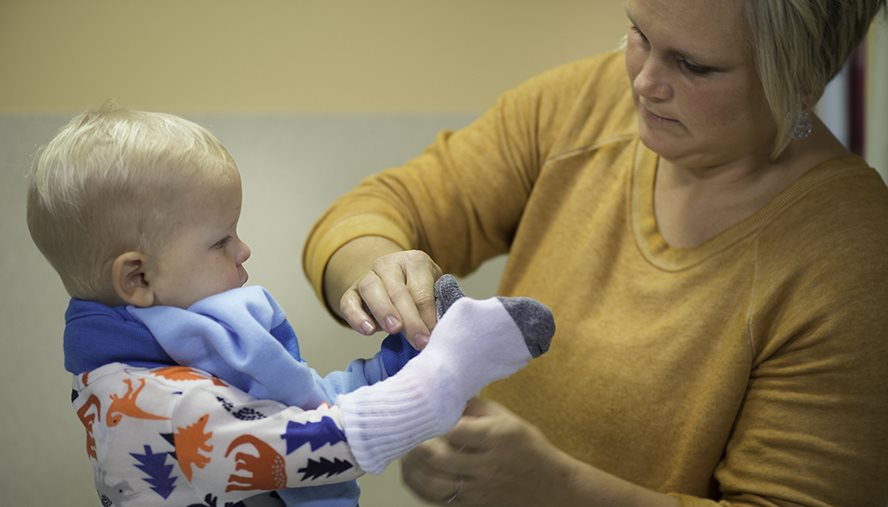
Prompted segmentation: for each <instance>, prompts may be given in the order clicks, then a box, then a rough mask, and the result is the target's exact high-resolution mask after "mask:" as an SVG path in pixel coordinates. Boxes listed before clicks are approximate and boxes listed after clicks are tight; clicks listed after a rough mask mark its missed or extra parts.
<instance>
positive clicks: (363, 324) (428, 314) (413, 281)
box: [339, 250, 441, 350]
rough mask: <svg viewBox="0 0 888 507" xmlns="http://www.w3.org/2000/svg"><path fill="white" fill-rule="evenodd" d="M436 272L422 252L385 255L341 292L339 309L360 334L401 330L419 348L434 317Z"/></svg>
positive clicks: (414, 251)
mask: <svg viewBox="0 0 888 507" xmlns="http://www.w3.org/2000/svg"><path fill="white" fill-rule="evenodd" d="M439 276H441V269H440V268H439V267H438V265H437V264H435V263H434V261H432V260H431V258H430V257H429V256H428V255H427V254H426V253H425V252H421V251H418V250H411V251H405V252H397V253H393V254H388V255H384V256H382V257H380V258H378V259H377V260H376V261H375V262H374V263H373V267H372V268H371V270H370V271H368V272H366V273H364V274H363V275H362V276H361V277H360V278H358V280H357V281H356V282H355V283H354V284H353V285H352V286H351V287H349V288H348V289H347V290H346V291H345V292H344V293H343V295H342V298H341V299H340V301H339V306H340V312H341V313H342V315H343V318H345V320H346V322H348V324H349V326H351V327H352V329H354V330H356V331H358V332H359V333H361V334H364V335H369V334H372V333H374V332H376V331H377V330H380V329H381V330H383V331H385V332H387V333H389V334H394V333H403V334H404V336H405V338H407V340H408V341H409V342H410V343H411V345H413V347H414V348H416V349H417V350H421V349H422V348H424V347H425V345H426V344H427V343H428V339H429V336H430V334H431V329H432V328H433V327H434V325H435V322H436V320H437V319H436V315H435V295H434V284H435V280H437V279H438V277H439Z"/></svg>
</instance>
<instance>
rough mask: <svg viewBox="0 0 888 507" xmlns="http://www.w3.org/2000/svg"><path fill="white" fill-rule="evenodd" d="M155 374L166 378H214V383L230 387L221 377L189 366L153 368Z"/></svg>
mask: <svg viewBox="0 0 888 507" xmlns="http://www.w3.org/2000/svg"><path fill="white" fill-rule="evenodd" d="M151 373H153V374H154V375H156V376H158V377H161V378H166V379H170V380H206V379H209V380H212V381H213V384H215V385H217V386H222V387H228V385H227V384H226V383H225V382H222V381H221V380H219V377H217V376H215V375H210V374H207V373H204V372H202V371H200V370H195V369H194V368H189V367H188V366H166V367H164V368H158V369H156V370H152V372H151Z"/></svg>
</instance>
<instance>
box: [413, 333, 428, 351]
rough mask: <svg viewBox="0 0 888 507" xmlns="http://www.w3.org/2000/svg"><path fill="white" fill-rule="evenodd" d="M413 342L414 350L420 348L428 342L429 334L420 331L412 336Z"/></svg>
mask: <svg viewBox="0 0 888 507" xmlns="http://www.w3.org/2000/svg"><path fill="white" fill-rule="evenodd" d="M413 343H414V344H415V345H416V350H422V349H424V348H425V346H426V345H428V344H429V335H427V334H424V333H420V334H418V335H416V336H414V337H413Z"/></svg>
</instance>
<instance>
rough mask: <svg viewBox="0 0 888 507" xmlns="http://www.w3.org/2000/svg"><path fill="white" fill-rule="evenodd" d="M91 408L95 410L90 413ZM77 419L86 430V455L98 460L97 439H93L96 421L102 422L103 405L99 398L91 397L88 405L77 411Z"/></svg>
mask: <svg viewBox="0 0 888 507" xmlns="http://www.w3.org/2000/svg"><path fill="white" fill-rule="evenodd" d="M90 408H95V410H94V411H92V412H90ZM77 417H78V418H79V419H80V422H81V424H83V427H84V428H86V454H87V456H89V457H90V458H92V459H98V458H96V439H95V437H93V423H94V422H95V421H96V419H98V420H99V421H101V420H102V404H101V402H99V398H98V396H96V395H95V394H91V395H89V398H87V399H86V403H84V404H83V406H81V407H80V408H79V409H78V410H77Z"/></svg>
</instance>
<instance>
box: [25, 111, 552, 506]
mask: <svg viewBox="0 0 888 507" xmlns="http://www.w3.org/2000/svg"><path fill="white" fill-rule="evenodd" d="M29 178H30V181H29V193H28V227H29V229H30V231H31V237H32V238H33V240H34V242H35V243H36V245H37V247H38V248H39V249H40V251H41V252H42V253H43V254H44V255H45V256H46V258H47V259H48V260H49V262H50V263H51V264H52V266H53V267H54V268H55V270H56V271H57V272H58V274H59V276H60V277H61V280H62V283H63V284H64V286H65V289H66V290H67V291H68V293H69V294H70V295H71V301H70V304H69V307H68V310H67V312H66V314H65V319H66V327H65V334H64V350H65V367H66V369H67V370H68V371H70V372H71V373H72V374H73V375H74V378H73V393H72V399H73V405H74V410H75V412H76V414H77V417H78V418H79V420H80V421H81V423H82V424H83V426H84V428H85V430H86V452H87V455H88V456H89V460H90V463H91V465H92V468H93V474H94V478H95V485H96V489H97V491H98V493H99V496H100V500H101V502H102V505H104V506H109V505H117V506H127V505H133V506H135V505H187V506H192V505H206V506H219V507H221V506H222V505H237V502H242V501H245V500H247V499H250V501H255V500H256V499H258V498H259V495H265V496H273V497H279V498H280V499H281V500H283V501H284V502H285V503H286V504H287V505H313V506H314V505H336V506H339V505H342V506H347V507H354V506H356V505H357V504H358V493H359V490H358V487H357V483H356V482H355V479H356V478H357V477H359V476H360V475H362V474H363V473H365V472H370V473H380V472H382V471H383V470H384V469H385V468H386V466H387V465H388V464H389V463H391V461H393V460H394V459H396V458H398V457H399V456H401V455H402V454H404V453H405V452H407V451H408V450H410V449H411V448H413V447H414V446H416V445H417V444H419V443H420V442H422V441H423V440H426V439H428V438H431V437H433V436H436V435H440V434H443V433H445V432H446V431H448V430H449V429H450V428H451V427H452V426H453V424H455V423H456V421H457V420H458V419H459V417H460V415H461V412H462V409H463V408H464V406H465V403H466V402H467V401H468V399H469V398H470V397H472V396H473V395H474V394H476V393H477V392H478V391H479V390H480V389H481V388H482V387H483V386H485V385H486V384H488V383H490V382H492V381H494V380H497V379H500V378H503V377H506V376H508V375H511V374H512V373H514V372H515V371H517V370H519V369H520V368H521V367H523V366H524V365H525V364H527V362H528V361H530V360H531V359H532V358H534V357H537V356H539V355H540V354H542V353H543V352H545V351H546V350H547V349H548V346H549V342H550V340H551V337H552V334H553V333H554V321H553V319H552V316H551V314H550V312H549V311H548V309H547V308H546V307H545V306H543V305H542V304H541V303H539V302H537V301H534V300H531V299H527V298H490V299H487V300H474V299H471V298H468V297H463V294H462V293H461V291H460V289H459V286H458V285H457V284H456V281H455V280H454V279H453V278H452V277H450V276H444V277H442V278H441V279H440V280H439V281H438V283H437V284H436V297H437V305H438V317H439V321H438V324H437V325H436V327H435V329H434V331H433V333H432V335H431V338H430V341H429V345H428V346H427V347H426V348H425V349H424V350H423V351H422V352H416V351H414V350H413V349H412V348H411V347H410V346H409V345H408V344H407V342H406V341H405V340H404V339H403V338H402V337H400V336H397V335H395V336H389V337H388V338H386V339H385V340H384V341H383V343H382V346H381V349H380V352H379V353H377V354H376V355H375V356H374V357H373V358H370V359H366V360H364V359H358V360H355V361H353V362H352V363H351V364H350V365H349V367H348V368H347V369H346V370H344V371H338V372H333V373H331V374H329V375H328V376H326V377H323V378H322V377H321V376H319V375H318V374H317V373H316V372H315V371H314V370H313V369H311V368H309V367H308V366H307V365H306V363H305V362H304V361H303V360H302V358H301V356H300V354H299V344H298V341H297V339H296V335H295V334H294V332H293V330H292V328H291V327H290V325H289V323H288V322H287V319H286V317H285V316H284V313H283V311H282V310H281V309H280V307H279V306H278V305H277V303H276V302H275V300H274V299H273V298H272V297H271V295H270V294H269V293H268V292H266V291H265V290H264V289H262V288H261V287H258V286H250V287H243V285H244V284H245V283H246V281H247V272H246V271H245V270H244V267H243V264H244V262H245V261H246V260H247V259H248V258H249V257H250V249H249V247H247V245H246V244H245V243H244V242H243V241H242V240H241V239H240V238H239V237H238V234H237V224H238V219H239V217H240V210H241V181H240V175H239V172H238V169H237V166H236V164H235V162H234V160H233V159H232V157H231V156H230V155H229V153H228V152H227V151H226V150H225V148H224V147H223V146H222V145H221V144H220V143H219V142H218V141H217V140H216V139H215V138H214V137H213V136H212V135H211V134H210V133H209V132H208V131H206V130H205V129H204V128H202V127H200V126H198V125H196V124H194V123H192V122H189V121H187V120H184V119H182V118H179V117H177V116H173V115H169V114H162V113H150V112H142V111H133V110H127V109H122V108H118V107H116V106H114V105H106V106H105V107H103V108H102V109H100V110H98V111H93V112H87V113H83V114H81V115H79V116H77V117H76V118H74V119H73V120H72V121H71V122H70V123H69V124H68V125H66V126H65V127H64V128H63V129H62V130H61V131H60V132H59V133H58V134H57V135H56V136H55V138H53V139H52V140H51V141H50V142H49V143H48V144H47V145H46V146H44V147H43V148H42V149H41V150H40V152H39V153H38V156H37V159H36V161H35V163H34V166H33V168H32V170H31V173H30V175H29ZM309 486H310V487H309ZM271 492H273V493H271Z"/></svg>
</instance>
